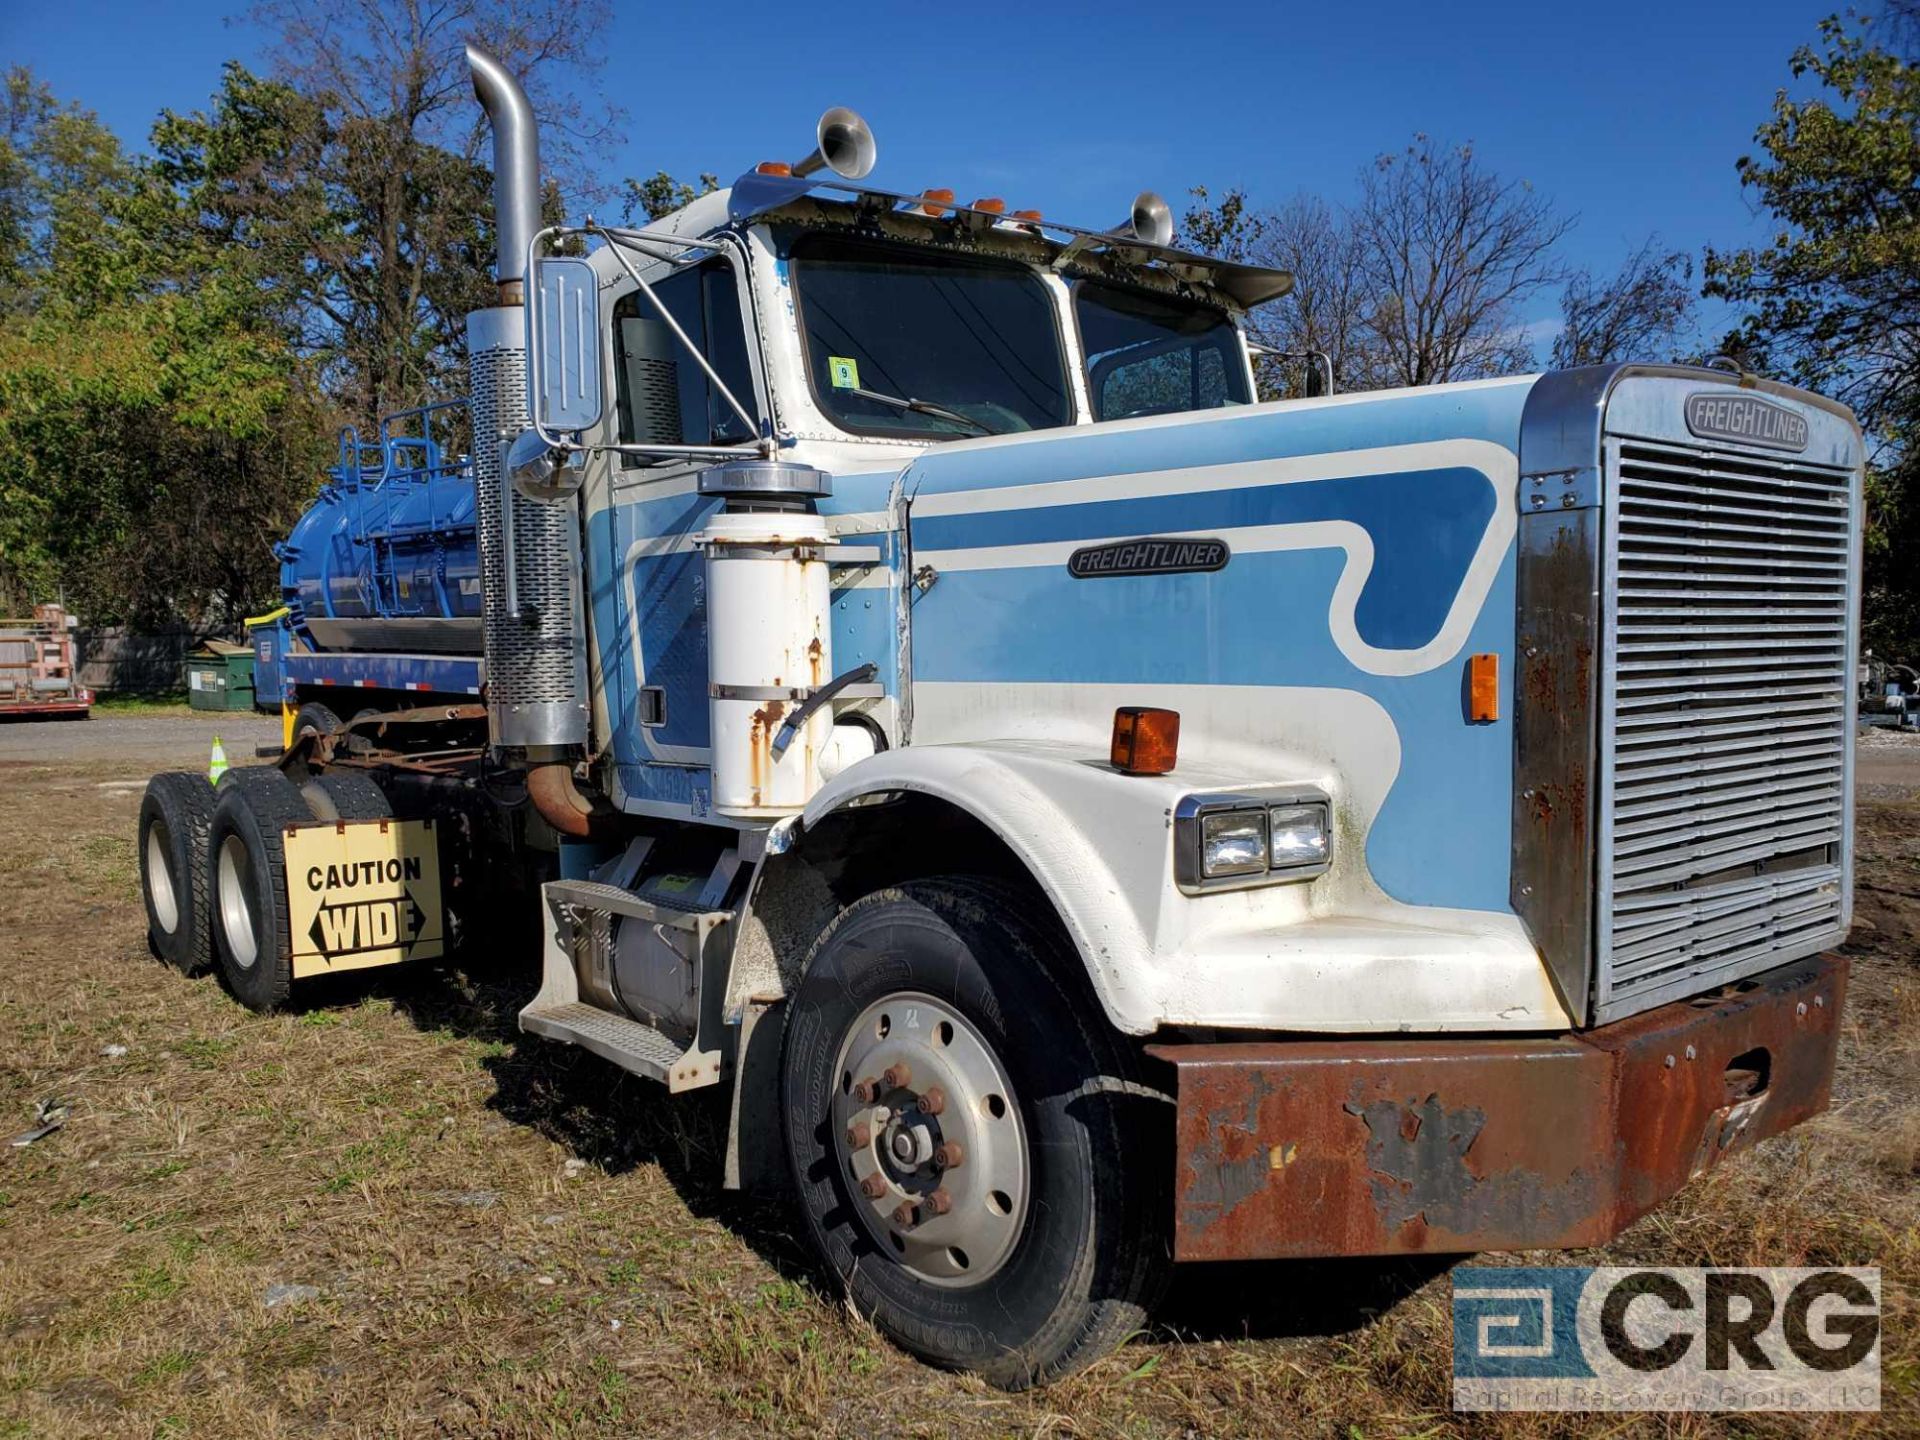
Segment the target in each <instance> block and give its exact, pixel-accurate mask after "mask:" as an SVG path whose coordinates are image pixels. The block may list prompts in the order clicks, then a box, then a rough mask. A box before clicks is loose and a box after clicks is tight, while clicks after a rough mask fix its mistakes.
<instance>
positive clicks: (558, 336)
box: [527, 255, 605, 434]
mask: <svg viewBox="0 0 1920 1440" xmlns="http://www.w3.org/2000/svg"><path fill="white" fill-rule="evenodd" d="M527 302H528V303H527V383H528V389H529V391H530V392H531V393H530V395H529V399H530V401H531V402H532V409H533V420H534V424H535V425H536V426H538V427H540V428H541V429H544V430H545V431H547V433H548V434H553V433H555V432H558V431H563V430H587V429H591V428H592V427H593V426H595V425H598V424H599V423H600V416H601V413H602V411H603V410H604V409H605V397H604V395H603V394H602V391H601V383H600V277H599V276H597V275H596V274H594V271H593V266H592V264H591V263H589V262H588V261H586V260H584V259H581V258H579V257H578V256H572V255H548V256H544V257H542V258H540V259H537V260H535V261H534V262H533V284H532V286H531V287H530V288H529V289H528V291H527Z"/></svg>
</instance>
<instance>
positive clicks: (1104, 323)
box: [140, 51, 1862, 1387]
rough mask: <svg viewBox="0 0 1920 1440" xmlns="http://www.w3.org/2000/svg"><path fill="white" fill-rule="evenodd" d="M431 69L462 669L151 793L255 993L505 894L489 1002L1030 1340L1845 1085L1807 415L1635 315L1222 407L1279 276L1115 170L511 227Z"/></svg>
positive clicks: (1844, 554) (1521, 1244)
mask: <svg viewBox="0 0 1920 1440" xmlns="http://www.w3.org/2000/svg"><path fill="white" fill-rule="evenodd" d="M469 58H470V61H471V65H472V71H473V78H474V85H475V89H476V92H477V94H478V96H479V99H480V102H481V104H482V105H483V106H484V107H485V109H486V112H487V115H488V117H489V119H490V121H491V124H492V132H493V146H494V175H495V181H494V183H495V194H494V198H495V205H496V211H497V219H498V236H499V252H498V257H497V269H498V276H497V278H498V282H499V304H498V305H497V306H496V307H494V308H491V309H486V310H481V311H477V312H476V313H474V314H473V315H472V317H471V318H470V320H469V324H468V352H469V356H470V363H471V372H470V377H469V383H470V392H469V396H468V401H469V404H470V407H471V414H472V424H473V433H474V440H473V463H472V479H471V486H472V494H473V501H474V506H473V515H474V523H475V524H476V526H477V534H478V542H479V543H478V549H477V591H478V600H479V605H478V607H477V611H476V613H477V614H478V616H479V617H480V620H481V625H482V629H483V635H484V655H483V657H482V658H483V660H484V667H485V684H484V694H483V695H472V696H470V695H467V694H466V693H464V689H463V688H462V687H453V688H450V689H448V690H446V691H444V692H442V691H437V690H434V689H433V688H432V686H431V685H425V686H424V687H423V688H422V691H421V693H420V694H419V697H418V703H412V702H409V701H408V700H407V699H406V697H405V696H404V695H399V694H396V693H393V692H388V693H384V694H381V696H380V699H381V701H382V703H383V706H384V708H378V709H375V710H373V711H370V712H369V713H367V714H363V715H357V716H344V715H340V716H336V717H335V718H336V719H338V720H339V721H340V723H339V725H338V726H337V727H335V726H333V725H330V724H321V723H314V724H308V725H303V726H301V727H299V729H298V731H297V733H296V734H295V735H294V736H293V737H292V739H291V742H290V743H289V745H288V746H287V748H286V749H285V751H284V752H283V753H281V754H280V755H279V757H278V758H277V760H276V761H275V762H274V763H272V764H262V765H253V766H242V767H239V768H236V769H233V770H231V771H229V772H228V773H227V774H226V775H225V776H224V778H223V779H222V780H221V781H220V783H219V784H218V786H217V787H215V786H209V785H208V783H207V780H206V778H205V777H204V776H195V775H188V774H173V775H161V776H158V777H156V778H155V779H154V781H153V782H152V786H151V788H150V790H149V792H148V794H147V797H146V800H145V804H144V807H143V809H142V812H141V825H140V856H141V861H142V874H143V877H144V882H145V893H146V900H147V907H148V912H149V920H150V925H151V939H152V943H153V945H154V947H155V948H156V950H157V951H159V952H160V953H161V954H162V955H163V956H165V957H166V958H168V959H170V960H172V961H174V962H175V963H177V964H179V965H180V966H182V967H183V968H185V969H188V970H197V969H202V968H213V967H217V968H218V970H219V971H220V972H221V973H222V975H223V976H224V977H225V980H226V983H227V984H228V986H229V987H230V988H231V990H232V992H233V993H234V995H235V996H236V997H237V998H238V999H239V1000H241V1001H242V1002H243V1003H245V1004H247V1005H249V1006H252V1007H254V1008H256V1009H260V1010H267V1009H271V1008H273V1007H275V1006H278V1005H281V1004H283V1003H285V1002H287V1001H288V999H289V996H290V995H295V994H297V993H299V992H300V991H301V989H302V987H306V986H308V985H310V984H311V982H312V981H313V980H314V979H316V978H318V977H323V976H327V975H333V974H337V973H339V972H342V971H350V970H358V969H361V968H364V967H372V966H384V965H390V964H397V963H403V962H416V963H417V962H420V961H425V960H431V959H433V958H434V957H438V956H447V955H453V954H455V953H457V952H459V951H460V950H462V949H463V948H464V949H465V951H466V952H467V953H469V954H471V953H475V952H476V951H479V952H484V953H490V954H498V953H500V952H501V951H502V950H503V949H505V948H509V947H511V946H512V945H513V944H514V943H515V941H514V937H515V936H516V935H525V936H526V937H527V940H526V948H527V950H529V951H530V950H531V949H532V948H533V947H534V946H535V945H537V946H538V947H539V948H540V950H541V964H542V978H541V981H540V985H539V990H538V993H537V995H535V996H534V998H533V999H532V1000H531V1002H530V1003H529V1004H527V1006H526V1008H525V1009H524V1010H523V1011H522V1012H521V1015H520V1025H521V1028H522V1029H523V1030H524V1031H526V1032H528V1033H529V1034H530V1035H533V1036H539V1037H544V1039H545V1040H547V1041H552V1042H558V1043H563V1044H570V1045H577V1046H580V1047H582V1048H584V1049H585V1050H587V1051H590V1052H592V1053H593V1054H594V1055H597V1056H599V1057H602V1058H603V1059H604V1061H605V1062H606V1063H608V1064H609V1065H611V1066H616V1067H619V1068H620V1069H623V1070H626V1071H629V1072H631V1073H633V1074H635V1075H640V1076H644V1077H647V1078H649V1079H652V1080H655V1081H658V1082H660V1084H662V1085H663V1086H664V1087H665V1088H666V1089H667V1090H669V1091H674V1092H681V1091H690V1090H696V1089H700V1088H702V1087H709V1086H714V1087H721V1093H722V1094H723V1095H725V1096H726V1097H728V1099H729V1101H730V1109H729V1111H728V1113H729V1116H730V1120H729V1126H728V1141H727V1146H726V1157H725V1165H726V1180H727V1182H728V1183H729V1184H732V1185H743V1186H744V1185H760V1184H769V1183H777V1182H778V1181H779V1180H780V1178H781V1177H783V1176H784V1180H785V1183H787V1184H788V1185H789V1186H790V1187H791V1194H792V1195H793V1196H794V1197H795V1200H794V1203H795V1205H796V1208H797V1214H798V1218H797V1221H796V1223H797V1224H800V1225H803V1226H804V1228H805V1230H806V1232H807V1233H808V1234H809V1235H810V1237H811V1239H812V1242H813V1244H814V1245H815V1247H816V1248H817V1250H818V1252H819V1256H820V1259H821V1263H822V1269H823V1270H824V1271H826V1272H828V1273H830V1274H831V1275H832V1276H833V1277H834V1278H835V1280H836V1281H837V1282H838V1283H840V1284H842V1285H843V1286H844V1287H845V1289H846V1291H847V1292H848V1294H849V1295H850V1297H851V1299H852V1300H853V1302H854V1303H855V1304H856V1305H857V1306H858V1307H859V1308H860V1309H861V1310H862V1311H863V1312H865V1313H867V1314H868V1315H870V1316H871V1317H872V1318H873V1320H874V1322H875V1323H876V1324H877V1325H878V1326H879V1327H880V1328H881V1329H882V1330H883V1331H884V1332H885V1333H886V1334H888V1335H889V1336H891V1337H892V1338H893V1339H894V1340H896V1341H897V1342H898V1343H900V1344H901V1345H903V1346H905V1347H906V1348H907V1349H909V1350H911V1351H913V1352H914V1353H916V1354H918V1355H920V1356H923V1357H925V1358H926V1359H928V1360H930V1361H934V1362H936V1363H939V1364H942V1365H949V1366H956V1367H964V1368H968V1369H972V1370H976V1371H978V1372H981V1373H982V1374H984V1375H985V1376H986V1377H988V1378H989V1379H990V1380H991V1381H993V1382H994V1383H997V1384H1000V1385H1003V1386H1009V1387H1013V1386H1020V1385H1024V1384H1030V1383H1034V1382H1039V1381H1045V1380H1047V1379H1050V1378H1053V1377H1056V1376H1059V1375H1061V1374H1064V1373H1066V1372H1068V1371H1070V1370H1072V1369H1074V1368H1075V1367H1076V1366H1080V1365H1083V1364H1085V1363H1087V1362H1088V1361H1089V1360H1090V1359H1092V1358H1093V1357H1095V1356H1097V1355H1099V1354H1101V1353H1102V1352H1103V1351H1104V1350H1106V1349H1107V1348H1108V1347H1110V1346H1112V1345H1114V1344H1115V1343H1116V1342H1118V1341H1119V1340H1120V1339H1121V1338H1122V1337H1123V1336H1125V1335H1126V1334H1127V1333H1128V1332H1130V1331H1132V1330H1133V1329H1135V1328H1136V1327H1137V1326H1139V1325H1140V1323H1141V1320H1142V1316H1143V1315H1144V1314H1145V1313H1146V1311H1147V1309H1148V1307H1150V1306H1151V1305H1152V1303H1153V1301H1154V1299H1155V1296H1156V1294H1157V1293H1158V1291H1159V1288H1160V1286H1161V1284H1162V1282H1163V1280H1164V1279H1165V1277H1166V1275H1167V1272H1168V1269H1169V1267H1170V1265H1171V1263H1173V1262H1176V1261H1208V1260H1233V1259H1245V1258H1255V1257H1268V1258H1274V1257H1314V1256H1341V1255H1354V1256H1394V1255H1413V1254H1441V1255H1446V1254H1461V1253H1468V1252H1473V1251H1477V1250H1487V1249H1522V1248H1528V1249H1531V1248H1553V1247H1576V1246H1588V1245H1595V1244H1599V1243H1602V1242H1604V1241H1606V1240H1608V1239H1609V1238H1610V1237H1612V1236H1613V1235H1615V1234H1617V1233H1618V1232H1619V1231H1621V1230H1622V1229H1623V1228H1624V1227H1625V1226H1627V1225H1628V1224H1629V1223H1631V1222H1632V1221H1633V1220H1635V1219H1636V1218H1637V1217H1639V1216H1641V1215H1643V1214H1645V1213H1646V1212H1647V1211H1649V1210H1650V1209H1652V1208H1653V1207H1655V1206H1657V1205H1659V1204H1660V1203H1661V1202H1662V1201H1663V1200H1665V1199H1666V1198H1667V1197H1669V1196H1671V1195H1672V1194H1674V1193H1675V1192H1676V1191H1677V1190H1679V1189H1680V1188H1681V1187H1682V1186H1683V1185H1685V1184H1686V1183H1687V1181H1688V1180H1689V1178H1690V1177H1692V1176H1695V1175H1698V1174H1699V1173H1700V1172H1701V1171H1702V1170H1704V1169H1705V1168H1707V1167H1708V1166H1710V1165H1712V1164H1714V1163H1715V1162H1717V1161H1718V1160H1719V1159H1721V1157H1723V1156H1724V1155H1726V1154H1728V1153H1730V1152H1733V1151H1736V1150H1739V1149H1742V1148H1744V1147H1746V1146H1749V1145H1752V1144H1754V1143H1755V1142H1756V1141H1758V1140H1760V1139H1762V1138H1765V1137H1767V1136H1771V1135H1775V1134H1778V1133H1779V1132H1781V1131H1783V1130H1785V1129H1787V1128H1788V1127H1790V1126H1792V1125H1794V1124H1797V1123H1798V1122H1800V1121H1801V1120H1804V1119H1806V1118H1807V1117H1808V1116H1809V1115H1812V1114H1814V1113H1815V1112H1817V1111H1819V1110H1820V1109H1822V1108H1823V1107H1824V1106H1825V1104H1826V1103H1827V1098H1828V1090H1829V1084H1830V1079H1831V1075H1832V1070H1833V1062H1834V1049H1835V1044H1836V1039H1837V1036H1838V1033H1839V1023H1840V1008H1841V1003H1842V1000H1843V996H1844V992H1845V986H1846V967H1845V963H1844V961H1842V960H1841V959H1839V958H1837V957H1835V956H1834V955H1833V954H1832V953H1830V952H1831V951H1832V948H1833V947H1834V946H1836V945H1837V944H1838V943H1839V942H1840V941H1841V940H1842V939H1843V937H1844V936H1845V935H1846V933H1847V927H1848V923H1849V918H1850V909H1851V900H1850V883H1849V882H1850V875H1851V867H1852V859H1853V857H1852V841H1851V820H1852V801H1851V798H1850V796H1851V790H1850V780H1851V775H1852V767H1853V752H1852V738H1851V737H1852V731H1853V724H1854V714H1853V707H1854V704H1855V699H1854V696H1855V687H1854V684H1853V677H1854V668H1855V663H1856V660H1855V653H1854V646H1855V640H1854V636H1855V633H1856V628H1857V626H1856V621H1857V609H1858V603H1859V586H1858V580H1857V578H1856V577H1857V574H1858V564H1859V547H1860V515H1861V502H1860V477H1861V467H1862V445H1861V439H1860V432H1859V430H1858V428H1857V426H1856V425H1855V423H1854V420H1853V418H1852V417H1851V415H1850V414H1849V413H1848V412H1847V411H1846V410H1845V409H1843V408H1842V407H1840V406H1838V405H1835V404H1833V403H1831V402H1830V401H1827V400H1824V399H1822V398H1820V397H1819V396H1816V395H1811V394H1808V393H1805V392H1803V391H1799V390H1793V389H1788V388H1786V387H1783V386H1780V385H1777V384H1772V383H1769V382H1767V381H1765V380H1761V379H1758V378H1756V377H1754V376H1752V375H1746V374H1734V373H1727V372H1723V371H1719V370H1711V369H1685V368H1675V367H1671V366H1664V365H1613V366H1606V367H1599V368H1591V369H1578V370H1570V371H1563V372H1558V373H1552V374H1545V375H1529V376H1521V377H1515V378H1511V379H1499V380H1488V381H1480V382H1474V383H1468V384H1451V385H1441V386H1435V387H1432V388H1428V389H1417V390H1404V391H1391V392H1385V393H1377V394H1367V395H1327V396H1317V397H1312V398H1301V399H1295V400H1289V401H1280V402H1270V403H1260V402H1258V401H1257V400H1256V396H1255V390H1254V376H1253V369H1252V364H1251V358H1250V357H1251V355H1252V353H1253V352H1252V350H1251V347H1250V343H1249V342H1248V341H1247V340H1246V339H1245V338H1244V335H1243V330H1242V325H1243V321H1244V319H1245V316H1246V314H1247V312H1248V311H1249V310H1250V309H1252V308H1253V307H1255V306H1258V305H1261V304H1264V303H1267V302H1271V301H1275V300H1277V299H1278V298H1279V297H1281V296H1282V295H1284V294H1285V293H1286V291H1287V289H1288V287H1289V283H1290V282H1289V277H1288V276H1287V275H1286V274H1284V273H1279V272H1276V271H1272V270H1266V269H1259V268H1254V267H1251V266H1247V265H1243V264H1232V263H1227V262H1225V261H1221V260H1217V259H1209V258H1207V257H1204V256H1200V255H1195V254H1189V253H1186V252H1184V251H1182V250H1179V249H1177V248H1175V247H1173V246H1172V245H1171V244H1170V240H1171V227H1170V225H1169V224H1168V222H1167V216H1166V210H1165V206H1164V205H1163V204H1161V203H1159V202H1157V201H1155V200H1154V198H1153V197H1151V196H1143V197H1142V198H1141V199H1140V200H1139V201H1138V202H1136V205H1135V214H1134V216H1133V218H1132V219H1131V220H1130V222H1129V223H1128V224H1126V225H1124V226H1121V227H1120V228H1118V229H1115V230H1088V229H1079V228H1076V227H1074V226H1070V225H1062V224H1058V223H1056V222H1054V221H1052V220H1050V219H1047V218H1045V217H1043V216H1042V215H1040V214H1038V213H1036V212H1032V211H1023V210H1010V209H1008V208H1007V206H1005V205H1004V204H1003V203H1002V202H1001V201H999V200H997V199H982V200H977V201H975V202H974V203H972V204H964V203H959V202H957V201H956V200H955V198H954V196H953V195H952V194H951V193H949V192H945V191H940V190H921V191H916V192H913V193H910V194H895V193H888V192H886V191H882V190H877V189H873V188H869V187H867V186H865V185H863V184H861V183H859V182H861V181H862V180H863V179H864V178H865V177H866V175H867V174H868V173H869V171H870V169H871V167H872V164H873V160H874V141H873V137H872V135H871V132H870V131H869V130H868V129H867V127H866V126H865V125H864V124H863V123H862V122H861V120H860V119H859V117H858V116H857V115H855V114H853V113H852V112H850V111H846V110H832V111H829V112H827V114H826V115H825V117H824V118H823V119H822V120H821V122H820V126H819V130H818V136H817V138H818V145H817V147H816V148H815V149H814V150H813V151H812V152H811V153H810V154H808V156H807V157H806V158H805V159H803V160H800V161H798V162H795V163H792V164H772V163H769V164H762V165H760V166H758V167H757V168H755V169H754V170H752V171H750V172H749V173H747V174H745V175H743V176H742V177H741V178H740V179H739V180H738V181H737V182H736V183H735V184H734V185H732V186H731V187H730V188H728V189H723V190H719V191H716V192H715V193H712V194H708V195H704V196H701V197H700V198H698V199H696V200H694V201H692V202H691V203H689V204H688V205H686V206H685V207H684V208H683V209H681V210H679V211H677V212H675V213H674V214H671V215H669V216H666V217H664V218H662V219H659V220H656V221H654V222H653V223H651V224H648V225H646V226H645V227H644V228H622V227H615V226H609V225H602V224H597V223H594V222H592V221H591V220H589V221H587V222H586V223H584V224H582V225H578V226H563V227H554V226H548V227H545V228H543V226H542V222H541V217H540V203H539V202H540V194H541V183H540V172H539V165H538V154H537V143H538V142H537V134H536V129H535V124H534V119H533V115H532V112H531V110H530V108H529V106H528V103H527V100H526V98H525V96H524V94H523V93H522V91H521V88H520V86H519V85H518V84H516V83H515V80H514V78H513V77H512V76H511V75H510V74H509V73H508V72H507V71H506V70H505V69H504V68H503V67H502V66H501V65H500V64H499V63H497V62H496V61H495V60H494V59H492V58H490V57H489V56H487V55H485V54H482V53H480V52H478V51H474V52H471V53H470V56H469ZM796 148H797V147H796ZM356 463H357V458H356ZM349 539H351V536H349ZM322 608H323V607H322ZM315 613H316V611H315V609H314V607H313V606H312V605H309V606H308V607H307V609H306V610H305V612H304V614H305V622H306V623H307V624H309V625H311V623H312V620H313V618H314V615H315ZM322 619H323V620H324V616H323V617H322ZM324 629H325V626H324V624H323V625H322V626H320V627H316V630H324ZM328 643H350V638H347V637H339V636H336V637H335V641H333V642H328V641H326V640H324V638H323V639H322V641H321V644H322V647H323V648H324V646H325V645H326V644H328ZM370 643H373V644H375V645H376V648H377V644H388V645H391V646H395V647H405V646H408V645H411V644H412V643H413V642H411V641H409V640H407V639H405V638H404V637H403V636H400V635H398V634H396V635H394V636H393V637H391V638H389V639H387V640H384V641H381V640H377V637H376V641H375V642H370ZM374 688H375V689H376V690H377V688H378V687H374ZM527 958H528V962H529V964H530V963H531V958H532V957H531V955H530V954H529V955H528V957H527Z"/></svg>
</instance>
